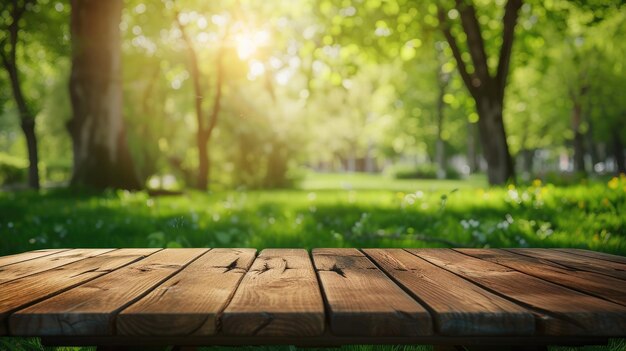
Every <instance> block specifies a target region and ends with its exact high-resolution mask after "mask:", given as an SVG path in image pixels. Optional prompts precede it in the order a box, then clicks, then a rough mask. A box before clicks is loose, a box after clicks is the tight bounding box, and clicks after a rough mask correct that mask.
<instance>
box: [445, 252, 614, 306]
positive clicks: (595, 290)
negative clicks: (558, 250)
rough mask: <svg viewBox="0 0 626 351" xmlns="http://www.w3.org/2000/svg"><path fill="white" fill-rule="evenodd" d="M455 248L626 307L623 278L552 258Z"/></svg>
mask: <svg viewBox="0 0 626 351" xmlns="http://www.w3.org/2000/svg"><path fill="white" fill-rule="evenodd" d="M456 251H459V252H461V253H464V254H466V255H470V256H473V257H476V258H480V259H482V260H486V261H490V262H494V263H498V264H501V265H503V266H506V267H509V268H512V269H515V270H517V271H520V272H523V273H526V274H528V275H532V276H534V277H537V278H541V279H544V280H547V281H550V282H552V283H556V284H559V285H563V286H566V287H568V288H571V289H573V290H579V291H582V292H585V293H588V294H590V295H594V296H598V297H601V298H603V299H606V300H609V301H612V302H615V303H618V304H620V305H623V306H626V280H621V279H617V278H612V277H608V276H606V275H602V274H597V273H593V272H587V271H579V270H575V269H571V268H568V267H565V266H561V265H559V264H557V263H554V262H552V261H546V260H542V259H539V258H534V257H528V256H521V255H516V254H514V253H511V252H508V251H504V250H493V249H456Z"/></svg>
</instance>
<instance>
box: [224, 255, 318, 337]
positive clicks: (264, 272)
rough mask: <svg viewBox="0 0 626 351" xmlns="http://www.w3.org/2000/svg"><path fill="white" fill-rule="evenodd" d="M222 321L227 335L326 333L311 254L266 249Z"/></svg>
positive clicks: (233, 299) (250, 271) (251, 269)
mask: <svg viewBox="0 0 626 351" xmlns="http://www.w3.org/2000/svg"><path fill="white" fill-rule="evenodd" d="M221 322H222V331H223V333H224V334H228V335H242V336H244V335H247V336H253V335H256V336H315V335H320V334H322V332H323V331H324V304H323V301H322V295H321V292H320V290H319V286H318V283H317V278H316V276H315V271H314V270H313V265H312V264H311V260H310V258H309V254H308V252H307V251H306V250H300V249H266V250H263V251H262V252H261V254H260V255H259V256H258V257H257V258H256V260H255V261H254V263H253V264H252V267H251V268H250V270H249V271H248V272H247V273H246V275H245V276H244V277H243V280H242V281H241V283H240V284H239V287H238V288H237V291H236V292H235V295H234V296H233V298H232V300H231V302H230V303H229V304H228V306H227V307H226V309H225V310H224V313H223V315H222V318H221Z"/></svg>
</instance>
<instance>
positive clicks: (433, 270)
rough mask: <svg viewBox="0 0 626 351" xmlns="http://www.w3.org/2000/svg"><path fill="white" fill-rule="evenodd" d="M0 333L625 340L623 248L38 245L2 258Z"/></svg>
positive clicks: (24, 334)
mask: <svg viewBox="0 0 626 351" xmlns="http://www.w3.org/2000/svg"><path fill="white" fill-rule="evenodd" d="M0 335H19V336H43V337H46V336H57V337H58V336H64V337H69V336H72V337H80V336H83V337H84V336H102V337H105V336H106V337H115V338H118V339H119V338H123V337H129V336H130V337H153V336H154V337H166V336H173V337H176V336H187V337H190V336H191V337H214V338H227V337H233V336H235V337H249V338H257V337H258V338H262V337H274V338H277V337H286V338H289V337H291V338H294V337H298V338H299V337H304V338H307V337H309V338H310V337H316V336H320V335H331V336H335V337H343V336H345V337H352V338H353V340H358V337H363V338H364V339H363V340H365V341H367V340H371V338H372V337H396V338H419V337H431V338H437V337H528V336H533V337H596V336H602V337H626V257H621V256H613V255H608V254H604V253H598V252H593V251H586V250H575V249H506V250H504V249H363V250H357V249H314V250H312V252H311V253H309V252H307V251H306V250H302V249H266V250H263V251H261V252H260V253H258V254H257V251H256V250H254V249H200V248H198V249H195V248H193V249H192V248H189V249H55V250H40V251H32V252H26V253H22V254H17V255H12V256H6V257H0ZM354 338H357V339H354ZM367 338H370V339H367Z"/></svg>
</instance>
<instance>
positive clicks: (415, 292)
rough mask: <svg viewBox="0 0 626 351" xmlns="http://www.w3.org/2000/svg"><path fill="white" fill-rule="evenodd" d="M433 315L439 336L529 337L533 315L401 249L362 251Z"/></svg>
mask: <svg viewBox="0 0 626 351" xmlns="http://www.w3.org/2000/svg"><path fill="white" fill-rule="evenodd" d="M363 251H364V252H365V254H366V255H368V256H369V257H370V258H371V259H372V260H373V261H374V262H376V264H378V266H380V267H381V268H382V269H383V270H384V271H385V272H386V273H387V274H388V275H389V276H391V277H393V279H394V280H395V281H396V282H397V283H398V284H400V285H402V286H403V287H404V288H405V289H406V290H408V291H409V292H410V293H411V295H412V296H413V297H414V298H416V299H419V300H420V301H422V302H424V303H425V304H426V305H427V306H428V307H429V309H430V310H431V311H432V312H433V317H434V319H435V321H436V323H435V324H436V326H437V331H438V332H439V333H440V334H442V335H531V334H533V333H534V332H535V323H534V321H535V320H534V316H533V315H532V313H530V312H529V311H527V310H526V309H525V308H523V307H520V306H519V305H516V304H514V303H513V302H511V301H509V300H506V299H504V298H501V297H499V296H497V295H495V294H492V293H490V292H488V291H486V290H484V289H482V288H480V287H478V286H477V285H475V284H472V283H470V282H468V281H467V280H465V279H463V278H460V277H458V276H456V275H455V274H453V273H450V272H448V271H446V270H444V269H442V268H440V267H437V266H435V265H433V264H432V263H430V262H428V261H425V260H423V259H421V258H418V257H416V256H415V255H412V254H410V253H408V252H407V251H405V250H402V249H365V250H363Z"/></svg>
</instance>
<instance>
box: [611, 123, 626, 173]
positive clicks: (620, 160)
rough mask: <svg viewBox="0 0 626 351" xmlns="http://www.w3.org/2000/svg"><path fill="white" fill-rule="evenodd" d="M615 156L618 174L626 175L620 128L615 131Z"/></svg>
mask: <svg viewBox="0 0 626 351" xmlns="http://www.w3.org/2000/svg"><path fill="white" fill-rule="evenodd" d="M613 156H614V157H615V165H616V166H617V173H626V165H625V164H624V144H623V143H622V138H621V137H620V131H619V129H618V128H616V129H613Z"/></svg>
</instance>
